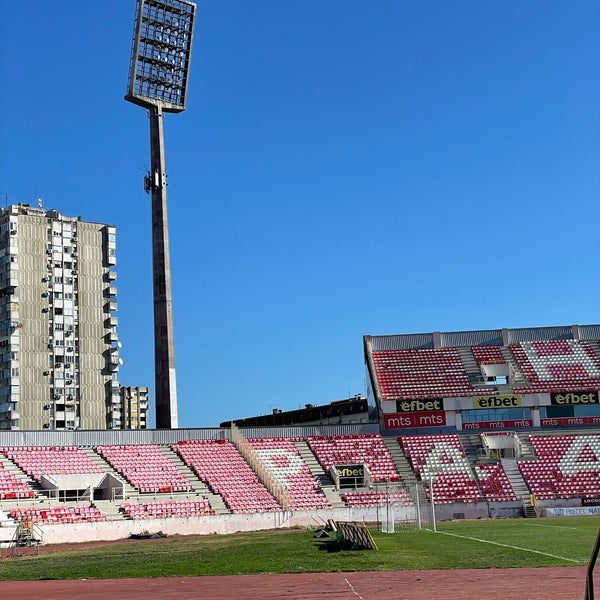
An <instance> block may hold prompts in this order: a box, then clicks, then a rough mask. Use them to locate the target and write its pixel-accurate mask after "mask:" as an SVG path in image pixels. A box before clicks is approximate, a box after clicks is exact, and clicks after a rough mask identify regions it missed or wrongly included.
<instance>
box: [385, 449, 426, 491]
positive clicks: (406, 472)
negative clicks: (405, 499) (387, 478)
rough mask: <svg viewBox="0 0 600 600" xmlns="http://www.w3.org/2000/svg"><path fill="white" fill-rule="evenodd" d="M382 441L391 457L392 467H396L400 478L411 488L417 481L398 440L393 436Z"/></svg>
mask: <svg viewBox="0 0 600 600" xmlns="http://www.w3.org/2000/svg"><path fill="white" fill-rule="evenodd" d="M383 443H384V444H385V447H386V448H387V449H388V452H389V453H390V456H391V457H392V461H393V462H394V467H396V471H397V472H398V475H400V480H401V481H402V482H403V483H405V484H406V485H407V486H408V488H409V489H411V490H413V489H414V487H415V485H417V483H418V481H417V478H416V477H415V473H414V471H413V470H412V467H411V466H410V463H409V462H408V459H407V458H406V456H405V455H404V452H403V451H402V448H401V446H400V444H399V443H398V440H397V439H396V438H395V437H393V438H383Z"/></svg>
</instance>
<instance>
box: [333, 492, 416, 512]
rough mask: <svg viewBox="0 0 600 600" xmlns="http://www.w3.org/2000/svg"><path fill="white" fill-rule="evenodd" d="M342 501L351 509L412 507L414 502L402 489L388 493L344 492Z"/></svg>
mask: <svg viewBox="0 0 600 600" xmlns="http://www.w3.org/2000/svg"><path fill="white" fill-rule="evenodd" d="M341 496H342V500H343V501H344V502H345V503H346V504H347V505H348V506H349V507H351V508H353V507H357V508H372V507H376V506H388V505H401V506H412V505H414V502H413V500H412V498H411V497H410V494H409V493H408V492H407V491H406V490H404V489H394V490H391V491H389V492H381V491H379V492H378V491H368V492H346V493H343V494H342V495H341Z"/></svg>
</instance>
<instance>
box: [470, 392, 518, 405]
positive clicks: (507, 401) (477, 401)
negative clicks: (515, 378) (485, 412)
mask: <svg viewBox="0 0 600 600" xmlns="http://www.w3.org/2000/svg"><path fill="white" fill-rule="evenodd" d="M519 406H521V396H520V395H519V394H506V395H504V396H475V397H474V398H473V408H518V407H519Z"/></svg>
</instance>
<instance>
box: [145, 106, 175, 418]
mask: <svg viewBox="0 0 600 600" xmlns="http://www.w3.org/2000/svg"><path fill="white" fill-rule="evenodd" d="M150 163H151V166H150V175H149V177H150V181H149V184H150V188H151V192H152V278H153V290H154V380H155V386H154V394H155V403H156V404H155V406H156V428H157V429H175V428H177V427H178V422H177V384H176V378H175V339H174V334H173V298H172V293H171V260H170V254H169V222H168V217H167V172H166V167H165V147H164V136H163V111H162V108H161V107H160V106H155V107H152V108H150Z"/></svg>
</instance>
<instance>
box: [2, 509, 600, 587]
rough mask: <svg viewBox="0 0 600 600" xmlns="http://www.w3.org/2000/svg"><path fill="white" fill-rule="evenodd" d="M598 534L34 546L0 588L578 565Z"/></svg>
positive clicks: (530, 522) (579, 529) (305, 535)
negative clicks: (365, 544)
mask: <svg viewBox="0 0 600 600" xmlns="http://www.w3.org/2000/svg"><path fill="white" fill-rule="evenodd" d="M599 527H600V519H598V518H597V517H585V518H584V517H581V518H579V517H574V518H560V519H559V518H556V519H502V520H477V521H462V520H457V521H448V522H442V523H438V526H437V532H433V531H430V530H421V531H418V530H410V531H402V530H397V532H396V533H392V534H389V533H382V532H380V531H377V530H376V529H372V530H371V534H372V537H373V539H374V541H375V543H376V544H377V548H378V550H365V549H359V548H353V547H350V546H349V545H347V544H344V543H342V542H341V541H340V540H338V539H336V535H335V533H333V532H331V533H330V535H329V536H323V537H317V536H316V533H315V531H310V530H303V529H302V530H300V529H295V530H277V531H266V532H255V533H239V534H232V535H210V536H175V537H169V538H164V539H151V540H124V541H121V542H109V543H103V542H98V543H95V544H80V545H78V544H74V545H70V546H68V547H62V546H57V547H53V546H47V547H46V546H42V547H41V549H40V552H39V554H38V555H36V554H35V553H27V554H23V555H21V556H17V555H10V551H7V550H6V549H3V551H2V556H3V558H2V560H0V580H2V581H9V580H12V581H18V580H39V579H91V578H95V579H100V578H111V579H115V578H132V577H136V578H148V577H169V576H179V577H181V576H199V575H236V574H264V573H317V572H321V573H323V572H350V571H398V570H409V569H410V570H413V569H417V570H421V569H458V568H461V569H473V568H476V569H494V568H496V569H497V568H522V567H549V566H584V565H586V564H587V563H588V561H589V557H590V555H591V552H592V549H593V546H594V542H595V540H596V536H597V534H598V529H599ZM148 530H149V531H152V528H151V522H148Z"/></svg>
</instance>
